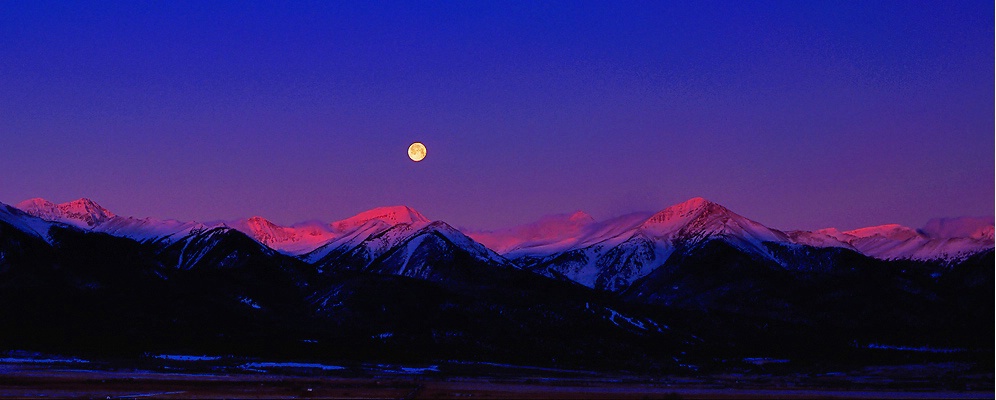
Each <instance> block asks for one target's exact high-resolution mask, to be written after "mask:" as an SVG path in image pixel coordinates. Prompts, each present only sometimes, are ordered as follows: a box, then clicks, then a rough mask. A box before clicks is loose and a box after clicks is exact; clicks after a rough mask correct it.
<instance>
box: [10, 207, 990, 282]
mask: <svg viewBox="0 0 996 400" xmlns="http://www.w3.org/2000/svg"><path fill="white" fill-rule="evenodd" d="M17 208H19V209H21V210H23V212H25V213H27V214H29V215H32V216H35V217H38V218H40V219H41V220H44V221H51V222H55V223H63V224H68V225H72V226H75V227H77V228H81V229H87V230H93V231H97V232H104V233H108V234H112V235H116V236H122V237H128V238H132V239H135V240H139V241H174V240H177V239H179V238H181V237H183V236H184V235H186V234H189V233H190V232H192V231H194V230H204V229H209V228H216V227H227V228H231V229H236V230H238V231H241V232H243V233H245V234H246V235H248V236H250V237H252V238H253V239H255V240H256V241H258V242H260V243H261V244H263V245H266V246H268V247H270V248H272V249H274V250H277V251H279V252H282V253H285V254H289V255H294V256H299V257H301V258H302V259H304V260H305V261H308V262H315V261H317V260H320V259H322V258H323V257H326V256H327V255H329V254H333V253H337V252H339V253H341V252H345V251H348V250H349V249H352V248H355V247H356V246H357V245H358V244H359V243H366V244H367V248H374V249H376V248H382V247H384V248H386V247H390V246H391V245H394V244H397V243H399V241H403V240H407V238H409V237H411V236H412V235H415V234H416V233H418V232H421V230H422V229H424V228H426V227H429V226H430V225H431V224H432V221H431V220H430V219H428V218H426V217H425V216H424V215H422V214H421V213H419V212H418V211H416V210H414V209H412V208H411V207H407V206H390V207H379V208H374V209H371V210H367V211H363V212H360V213H358V214H356V215H354V216H352V217H349V218H346V219H342V220H339V221H335V222H331V223H324V222H320V221H309V222H305V223H299V224H294V225H291V226H281V225H278V224H276V223H273V222H271V221H269V220H267V219H266V218H263V217H260V216H255V217H251V218H248V219H243V220H236V221H219V222H211V223H199V222H193V221H191V222H183V221H175V220H158V219H154V218H148V217H147V218H133V217H122V216H118V215H115V214H114V213H112V212H111V211H109V210H107V209H105V208H103V207H101V206H100V205H98V204H97V203H95V202H93V201H92V200H88V199H79V200H75V201H71V202H67V203H62V204H55V203H52V202H50V201H48V200H45V199H39V198H35V199H30V200H26V201H23V202H21V203H19V204H18V206H17ZM992 221H993V219H992V218H991V217H988V218H951V219H933V220H931V221H930V222H928V223H927V225H926V226H925V227H924V228H923V229H920V230H916V229H912V228H909V227H905V226H902V225H898V224H887V225H879V226H871V227H866V228H860V229H854V230H849V231H844V232H842V231H840V230H838V229H835V228H827V229H820V230H816V231H787V232H783V231H780V230H777V229H772V228H768V227H767V226H765V225H763V224H761V223H759V222H756V221H754V220H751V219H748V218H746V217H743V216H741V215H740V214H737V213H735V212H733V211H731V210H729V209H727V208H726V207H723V206H722V205H719V204H717V203H714V202H711V201H709V200H706V199H704V198H701V197H696V198H692V199H689V200H687V201H685V202H682V203H678V204H675V205H672V206H670V207H667V208H665V209H663V210H661V211H659V212H657V213H654V214H644V213H634V214H627V215H623V216H620V217H615V218H610V219H608V220H605V221H595V219H594V218H592V217H591V216H590V215H588V214H587V213H585V212H582V211H577V212H574V213H572V214H560V215H553V216H548V217H543V218H540V219H539V220H538V221H536V222H533V223H528V224H524V225H521V226H516V227H511V228H506V229H501V230H493V231H466V232H460V235H452V234H449V236H450V237H451V239H452V240H457V241H468V240H469V241H471V242H473V243H475V246H476V245H477V244H479V245H480V246H481V248H484V249H487V251H486V252H484V251H483V250H479V251H477V253H479V254H485V253H489V254H490V253H491V252H494V253H497V254H500V255H501V256H503V257H504V258H507V259H510V260H520V261H523V262H526V263H527V264H528V263H536V262H541V261H542V260H543V259H545V258H547V257H552V256H554V255H557V254H561V253H573V254H575V255H577V256H578V257H580V258H579V259H584V260H588V261H587V262H586V264H585V265H578V266H577V268H576V269H575V273H576V274H577V275H578V276H576V277H575V278H578V279H579V281H580V282H586V281H585V279H588V280H590V281H591V282H588V283H591V284H592V285H594V281H595V280H596V279H598V278H597V274H598V271H600V270H601V269H603V268H604V266H605V265H608V264H612V263H616V264H618V263H624V264H625V263H633V262H635V263H636V264H635V265H633V266H632V268H633V269H632V271H633V272H632V274H631V275H630V277H638V276H640V274H641V273H644V272H646V271H649V267H650V266H653V265H659V264H660V263H663V262H664V261H665V260H666V259H667V257H669V256H670V254H671V253H672V251H673V249H674V248H675V246H677V245H678V244H683V245H689V244H695V243H703V242H705V241H707V240H713V239H719V240H723V241H725V242H727V243H729V244H731V245H733V246H736V247H738V248H740V249H743V250H746V251H749V252H752V253H755V254H759V255H763V256H766V257H767V256H770V254H769V251H768V249H767V248H766V245H765V244H764V243H765V242H774V243H786V244H791V245H805V246H813V247H840V248H846V249H849V250H854V251H858V252H860V253H863V254H865V255H868V256H871V257H876V258H880V259H917V260H936V259H944V260H959V259H963V258H965V257H968V256H970V255H972V254H975V253H978V252H980V251H984V250H986V249H991V248H993V222H992ZM36 225H38V224H36ZM446 227H447V229H446V230H444V231H445V232H452V231H456V230H455V229H454V228H452V227H449V225H446ZM36 228H38V229H34V231H37V232H40V234H42V235H44V232H45V231H47V229H46V228H44V227H41V226H40V225H39V226H38V227H36ZM444 231H440V232H444ZM457 232H458V231H457ZM464 235H466V236H464ZM381 242H383V243H381ZM471 247H473V246H471ZM610 249H615V250H614V251H609V250H610ZM482 257H491V258H495V257H494V256H491V255H482ZM499 258H500V257H499Z"/></svg>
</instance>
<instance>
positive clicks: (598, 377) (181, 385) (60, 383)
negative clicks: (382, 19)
mask: <svg viewBox="0 0 996 400" xmlns="http://www.w3.org/2000/svg"><path fill="white" fill-rule="evenodd" d="M187 363H188V364H190V362H187ZM153 364H157V363H152V364H148V365H145V366H144V367H146V368H135V367H134V366H132V367H128V368H123V367H114V366H113V365H112V364H107V363H90V362H84V361H82V360H75V361H66V360H37V359H35V360H18V359H11V358H7V359H5V360H4V361H2V362H0V397H4V398H39V397H41V398H341V399H383V398H387V399H452V398H460V399H467V398H484V399H535V398H552V399H661V398H664V399H675V398H730V399H740V398H786V399H792V398H854V399H859V398H860V399H865V398H867V399H872V398H992V397H993V375H992V374H991V373H988V374H987V373H973V372H971V371H968V370H966V369H965V366H964V365H959V364H956V363H941V364H923V365H907V366H889V367H876V368H864V369H861V370H857V371H847V372H828V373H816V374H763V373H761V374H722V375H704V376H662V377H648V376H626V375H618V374H598V373H589V372H584V371H564V370H551V369H537V368H527V367H513V366H503V365H482V364H461V365H447V366H429V367H425V366H419V367H401V366H389V365H366V366H354V367H349V368H345V367H337V366H328V365H321V364H295V363H261V362H253V363H246V364H242V365H241V368H232V367H226V366H223V365H219V364H217V363H214V362H210V361H208V362H194V363H193V364H192V365H194V366H193V367H191V368H178V367H176V366H175V365H176V364H177V363H176V362H172V361H168V362H161V363H158V365H153ZM181 364H182V363H181ZM246 365H248V366H249V367H248V368H247V367H246ZM458 369H459V370H462V372H464V374H463V375H450V374H449V373H442V372H440V371H455V370H458ZM939 376H944V377H945V378H944V379H943V380H939V379H938V377H939ZM941 381H944V382H945V383H943V384H939V382H941ZM952 388H957V389H952Z"/></svg>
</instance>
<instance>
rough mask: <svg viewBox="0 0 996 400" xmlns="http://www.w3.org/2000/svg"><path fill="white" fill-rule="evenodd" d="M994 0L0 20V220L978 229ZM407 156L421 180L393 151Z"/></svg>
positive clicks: (32, 10) (65, 6)
mask: <svg viewBox="0 0 996 400" xmlns="http://www.w3.org/2000/svg"><path fill="white" fill-rule="evenodd" d="M993 14H994V10H993V2H991V1H957V2H951V1H936V2H913V1H899V2H876V1H871V2H864V1H861V2H859V1H831V2H811V1H784V2H741V1H721V2H710V1H692V2H684V1H682V2H677V1H649V2H616V1H599V2H594V1H584V2H578V1H566V2H507V3H506V2H477V1H467V2H464V1H460V2H458V1H438V2H437V1H432V2H428V1H426V2H387V3H381V2H378V3H371V2H366V1H362V2H296V3H293V4H283V3H282V2H258V3H256V2H243V1H235V2H201V1H192V2H180V1H163V2H93V3H91V2H66V1H52V2H46V1H3V2H0V171H2V173H0V201H2V202H5V203H16V202H19V201H21V200H24V199H26V198H29V197H45V198H49V199H50V200H53V201H67V200H72V199H75V198H78V197H89V198H92V199H94V200H96V201H97V202H99V203H101V204H103V205H104V206H106V207H107V208H109V209H111V210H112V211H115V212H117V213H119V214H123V215H135V216H157V217H171V218H179V219H198V220H211V219H220V218H237V217H247V216H251V215H262V216H264V217H267V218H270V219H272V220H274V221H276V222H280V223H293V222H297V221H302V220H307V219H321V220H335V219H340V218H344V217H347V216H349V215H351V214H354V213H356V212H359V211H362V210H365V209H369V208H372V207H375V206H381V205H393V204H407V205H410V206H412V207H414V208H416V209H418V210H420V211H422V212H423V213H424V214H426V215H427V216H428V217H430V218H434V219H442V220H445V221H447V222H450V223H451V224H453V225H456V226H462V227H471V228H496V227H501V226H507V225H512V224H516V223H522V222H527V221H530V220H533V219H535V218H537V217H538V216H541V215H544V214H551V213H560V212H570V211H574V210H578V209H581V210H586V211H588V212H590V213H591V214H593V215H594V216H595V217H596V218H606V217H609V216H613V215H618V214H622V213H626V212H631V211H655V210H659V209H661V208H664V207H666V206H668V205H670V204H673V203H676V202H679V201H683V200H685V199H687V198H690V197H694V196H703V197H706V198H709V199H711V200H713V201H716V202H719V203H721V204H724V205H726V206H728V207H730V208H731V209H733V210H734V211H737V212H740V213H741V214H744V215H745V216H747V217H751V218H753V219H756V220H758V221H760V222H762V223H765V224H767V225H769V226H773V227H776V228H783V229H787V228H806V229H812V228H821V227H827V226H836V227H840V228H845V229H846V228H855V227H860V226H866V225H873V224H881V223H892V222H895V223H902V224H906V225H911V226H914V227H917V226H921V225H922V224H923V223H924V222H926V220H927V219H929V218H931V217H943V216H960V215H992V214H993V203H994V189H993V180H994V123H993V121H994V111H993V110H994V102H993V98H994V97H993V93H994V86H993V76H994V71H993V65H994V63H993V60H994V54H993V48H994V45H993V37H994V32H993ZM415 140H420V141H423V142H424V143H425V144H426V146H427V147H428V157H427V158H426V160H425V161H423V162H421V163H418V164H416V163H413V162H411V161H409V160H408V159H407V158H406V156H405V149H406V148H407V146H408V144H409V143H411V142H412V141H415Z"/></svg>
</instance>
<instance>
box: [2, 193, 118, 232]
mask: <svg viewBox="0 0 996 400" xmlns="http://www.w3.org/2000/svg"><path fill="white" fill-rule="evenodd" d="M17 208H19V209H21V210H22V211H24V212H26V213H28V214H29V215H33V216H35V217H38V218H41V219H44V220H48V221H58V222H62V223H66V224H70V225H74V226H77V227H80V228H83V229H88V228H93V227H94V226H97V225H99V224H101V223H103V222H105V221H107V220H110V219H111V218H114V217H115V215H114V213H112V212H110V211H108V210H107V209H106V208H104V207H101V206H100V205H98V204H97V203H94V202H93V200H90V199H86V198H81V199H77V200H73V201H70V202H67V203H62V204H55V203H52V202H50V201H48V200H45V199H41V198H34V199H29V200H25V201H22V202H20V203H18V204H17Z"/></svg>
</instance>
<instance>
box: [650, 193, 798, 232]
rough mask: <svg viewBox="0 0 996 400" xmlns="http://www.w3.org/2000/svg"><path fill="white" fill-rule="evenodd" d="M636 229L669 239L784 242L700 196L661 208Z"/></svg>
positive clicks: (761, 226)
mask: <svg viewBox="0 0 996 400" xmlns="http://www.w3.org/2000/svg"><path fill="white" fill-rule="evenodd" d="M640 230H641V231H642V232H644V233H646V234H649V235H651V236H656V237H664V238H673V239H690V238H705V237H711V236H724V237H734V238H739V239H745V240H748V241H752V242H758V243H759V242H765V241H785V240H787V237H786V236H785V234H784V233H782V232H779V231H776V230H773V229H770V228H768V227H766V226H764V225H761V224H760V223H757V222H754V221H751V220H749V219H747V218H745V217H742V216H740V215H739V214H737V213H735V212H733V211H730V210H729V209H728V208H726V207H723V206H721V205H719V204H717V203H713V202H711V201H709V200H706V199H704V198H702V197H695V198H692V199H689V200H687V201H685V202H682V203H678V204H675V205H673V206H670V207H668V208H665V209H664V210H662V211H660V212H658V213H657V214H654V215H653V216H651V217H650V218H649V219H647V221H646V222H644V223H643V224H642V225H641V226H640Z"/></svg>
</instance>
